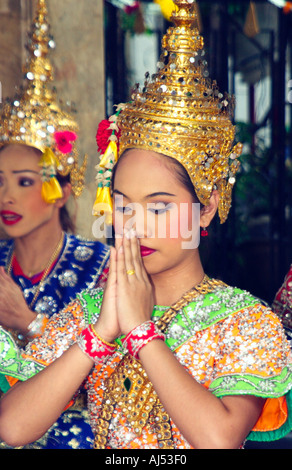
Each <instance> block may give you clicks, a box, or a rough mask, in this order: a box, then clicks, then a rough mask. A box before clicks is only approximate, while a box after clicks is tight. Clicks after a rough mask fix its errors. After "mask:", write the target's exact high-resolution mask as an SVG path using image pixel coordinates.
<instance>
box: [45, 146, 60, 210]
mask: <svg viewBox="0 0 292 470" xmlns="http://www.w3.org/2000/svg"><path fill="white" fill-rule="evenodd" d="M39 165H40V167H41V178H42V182H43V184H42V198H43V200H44V201H45V202H46V203H47V204H54V203H55V202H56V200H57V199H61V198H62V197H63V191H62V188H61V186H60V183H59V181H58V180H57V178H56V175H57V167H58V166H59V162H58V160H57V158H56V156H55V154H54V152H53V151H52V150H51V149H50V148H48V147H47V148H46V149H45V151H44V152H43V154H42V157H41V159H40V162H39Z"/></svg>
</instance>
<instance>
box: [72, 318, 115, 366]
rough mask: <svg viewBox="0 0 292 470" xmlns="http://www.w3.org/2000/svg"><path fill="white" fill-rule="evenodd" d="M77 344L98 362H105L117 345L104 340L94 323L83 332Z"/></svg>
mask: <svg viewBox="0 0 292 470" xmlns="http://www.w3.org/2000/svg"><path fill="white" fill-rule="evenodd" d="M77 344H78V346H79V347H80V349H81V351H82V352H83V353H84V354H86V355H87V356H88V357H90V359H92V360H93V361H94V362H95V363H96V364H100V363H103V362H105V361H106V359H107V358H108V356H111V355H112V354H113V353H114V352H115V350H116V345H115V344H112V343H107V342H106V341H105V340H103V339H102V338H101V337H100V336H99V334H98V333H97V332H96V331H95V330H94V329H93V326H92V325H90V326H89V327H88V328H85V330H83V331H82V332H81V335H80V336H79V338H78V340H77Z"/></svg>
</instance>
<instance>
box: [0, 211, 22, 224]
mask: <svg viewBox="0 0 292 470" xmlns="http://www.w3.org/2000/svg"><path fill="white" fill-rule="evenodd" d="M0 216H1V219H2V222H3V224H4V225H15V224H17V223H18V222H19V221H20V220H21V219H22V217H21V215H19V214H16V213H15V212H11V211H2V212H0Z"/></svg>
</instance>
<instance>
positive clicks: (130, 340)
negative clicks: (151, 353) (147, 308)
mask: <svg viewBox="0 0 292 470" xmlns="http://www.w3.org/2000/svg"><path fill="white" fill-rule="evenodd" d="M156 339H159V340H162V341H165V335H164V334H163V333H162V332H161V331H160V330H159V328H158V327H157V326H156V325H155V323H154V322H153V321H151V320H150V321H146V322H144V323H142V324H141V325H138V326H136V327H135V328H133V329H132V330H131V331H130V332H129V333H128V334H127V336H126V337H125V338H124V340H123V346H124V348H125V349H126V350H127V351H128V352H129V354H131V356H133V357H134V358H135V359H138V356H139V352H140V351H141V349H142V348H143V347H144V346H146V345H147V344H149V343H150V342H151V341H153V340H156Z"/></svg>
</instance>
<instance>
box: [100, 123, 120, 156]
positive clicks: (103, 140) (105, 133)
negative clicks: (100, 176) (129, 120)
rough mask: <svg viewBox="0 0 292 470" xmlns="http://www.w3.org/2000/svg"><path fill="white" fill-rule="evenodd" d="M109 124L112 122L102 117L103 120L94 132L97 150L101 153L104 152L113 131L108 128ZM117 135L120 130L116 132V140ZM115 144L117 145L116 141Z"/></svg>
mask: <svg viewBox="0 0 292 470" xmlns="http://www.w3.org/2000/svg"><path fill="white" fill-rule="evenodd" d="M111 124H112V123H111V122H110V121H108V120H107V119H104V120H103V121H101V122H100V123H99V126H98V129H97V133H96V143H97V148H98V151H99V152H100V153H101V154H104V152H105V151H106V149H107V147H108V144H109V142H110V136H111V135H112V133H113V130H112V129H110V125H111ZM119 136H120V131H119V132H118V133H117V134H116V137H117V139H118V140H119ZM117 145H118V142H117Z"/></svg>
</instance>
